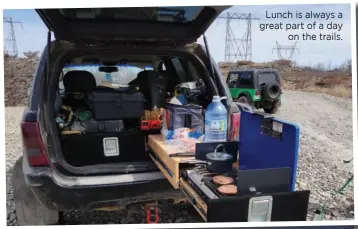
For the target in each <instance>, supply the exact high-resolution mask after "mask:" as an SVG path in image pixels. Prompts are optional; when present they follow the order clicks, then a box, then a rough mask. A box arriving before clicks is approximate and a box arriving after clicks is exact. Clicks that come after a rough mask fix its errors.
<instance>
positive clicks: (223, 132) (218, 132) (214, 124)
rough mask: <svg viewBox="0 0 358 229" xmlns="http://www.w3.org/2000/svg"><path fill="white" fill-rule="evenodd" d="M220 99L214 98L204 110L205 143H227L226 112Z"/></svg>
mask: <svg viewBox="0 0 358 229" xmlns="http://www.w3.org/2000/svg"><path fill="white" fill-rule="evenodd" d="M222 99H225V97H223V98H220V97H219V96H214V97H213V100H212V102H211V103H210V104H209V106H208V107H207V108H206V110H205V142H226V141H227V110H226V107H225V106H224V104H222V103H221V100H222Z"/></svg>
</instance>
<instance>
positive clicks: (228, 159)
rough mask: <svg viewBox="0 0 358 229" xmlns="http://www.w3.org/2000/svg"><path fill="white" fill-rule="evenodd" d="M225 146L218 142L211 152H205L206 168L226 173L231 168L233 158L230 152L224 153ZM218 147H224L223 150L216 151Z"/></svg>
mask: <svg viewBox="0 0 358 229" xmlns="http://www.w3.org/2000/svg"><path fill="white" fill-rule="evenodd" d="M224 147H225V146H224V145H223V144H219V145H218V146H217V147H216V149H215V151H214V152H213V153H208V154H206V161H207V162H208V164H207V168H208V170H209V171H211V172H215V173H221V174H223V173H227V172H229V171H230V170H231V169H232V164H233V163H234V161H235V159H234V157H233V156H231V155H230V154H228V153H226V151H225V148H224ZM219 148H224V149H223V152H217V150H218V149H219Z"/></svg>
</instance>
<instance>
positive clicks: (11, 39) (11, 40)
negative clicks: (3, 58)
mask: <svg viewBox="0 0 358 229" xmlns="http://www.w3.org/2000/svg"><path fill="white" fill-rule="evenodd" d="M3 22H4V23H8V24H9V25H10V31H9V35H8V36H7V37H6V38H5V40H4V51H5V53H6V54H8V55H10V56H17V55H18V51H17V42H16V35H15V27H14V24H20V25H21V28H22V23H21V22H19V21H13V20H12V18H11V17H9V18H7V17H4V18H3Z"/></svg>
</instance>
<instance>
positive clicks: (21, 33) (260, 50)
mask: <svg viewBox="0 0 358 229" xmlns="http://www.w3.org/2000/svg"><path fill="white" fill-rule="evenodd" d="M288 11H290V12H292V14H293V17H294V16H295V15H296V12H302V13H303V15H305V14H306V13H307V12H310V11H312V12H313V13H335V16H336V17H335V18H334V19H332V18H329V19H327V18H316V19H312V18H311V19H307V18H302V19H297V18H287V19H282V18H273V17H275V15H276V16H277V14H276V13H283V12H288ZM228 12H230V13H251V14H252V16H253V17H257V18H259V19H260V20H252V22H251V39H252V42H251V44H252V61H254V62H268V61H273V60H275V59H278V55H277V51H276V50H273V48H276V42H278V43H279V44H280V45H283V46H292V45H293V44H294V43H295V41H292V40H289V39H288V35H290V34H298V35H299V36H300V37H299V40H298V41H297V43H296V48H297V50H296V51H295V53H294V56H293V60H294V61H295V62H296V63H297V64H299V65H306V66H314V65H317V64H324V65H325V66H330V67H332V68H333V67H338V66H339V65H341V64H342V63H344V62H345V61H347V60H349V59H351V34H350V31H351V28H350V27H351V23H350V5H349V4H314V5H307V4H304V5H262V6H260V5H255V6H246V5H245V6H238V5H237V6H233V7H231V8H229V9H228V10H226V11H224V12H223V13H222V15H225V14H227V13H228ZM339 12H341V13H342V15H343V17H342V18H337V15H338V13H339ZM4 17H12V19H13V20H14V21H20V22H22V27H21V25H20V24H15V34H16V40H17V47H18V52H19V55H20V56H21V55H22V53H23V52H26V51H39V52H41V51H42V50H43V48H44V46H45V45H46V39H47V28H46V26H45V25H44V23H43V22H42V20H41V19H40V17H39V16H38V15H37V13H36V12H35V10H32V9H24V10H4ZM268 17H271V18H268ZM280 22H282V23H283V30H265V31H260V27H261V26H262V25H260V24H268V23H280ZM313 22H316V29H312V30H308V29H306V28H305V29H303V30H302V29H297V30H289V31H286V30H285V26H286V23H290V24H300V23H304V26H305V27H306V26H307V25H308V24H312V23H313ZM332 22H333V23H335V24H342V28H341V30H340V31H337V30H328V29H327V28H325V29H321V30H320V29H318V25H319V24H320V23H322V24H323V25H324V26H325V27H326V26H327V24H329V23H332ZM230 27H231V29H232V31H233V34H234V37H235V38H236V39H242V38H243V37H244V33H245V31H246V30H247V23H246V21H245V20H232V22H231V23H230ZM306 32H307V33H309V34H315V35H317V37H318V35H319V33H322V34H332V33H334V32H335V33H337V34H339V35H340V36H341V38H342V40H339V41H338V40H331V41H322V40H315V41H313V40H302V36H301V35H302V33H306ZM9 33H10V26H9V25H8V24H7V23H5V24H4V39H6V38H8V35H9ZM225 35H226V20H225V19H217V20H216V21H215V22H214V23H213V24H212V25H211V26H210V27H209V29H208V30H207V31H206V37H207V40H208V44H209V50H210V53H211V55H212V56H213V57H214V59H215V60H216V61H217V62H220V61H224V60H225ZM198 42H199V43H201V44H203V43H204V42H203V39H202V38H199V40H198ZM238 43H239V41H238ZM4 44H5V45H6V41H5V40H4ZM5 48H6V49H9V46H6V47H5ZM231 52H235V50H232V51H231ZM289 54H290V52H289V51H286V52H285V51H282V56H283V57H288V56H289Z"/></svg>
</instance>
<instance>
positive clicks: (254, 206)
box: [247, 196, 272, 222]
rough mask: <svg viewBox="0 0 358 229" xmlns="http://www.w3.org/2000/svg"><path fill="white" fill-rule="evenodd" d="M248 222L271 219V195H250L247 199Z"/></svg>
mask: <svg viewBox="0 0 358 229" xmlns="http://www.w3.org/2000/svg"><path fill="white" fill-rule="evenodd" d="M248 212H249V215H248V217H247V220H248V222H268V221H271V213H272V196H259V197H252V198H251V199H250V201H249V211H248Z"/></svg>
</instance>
